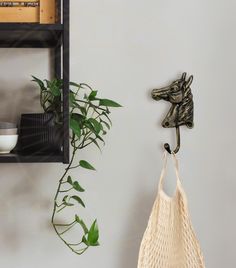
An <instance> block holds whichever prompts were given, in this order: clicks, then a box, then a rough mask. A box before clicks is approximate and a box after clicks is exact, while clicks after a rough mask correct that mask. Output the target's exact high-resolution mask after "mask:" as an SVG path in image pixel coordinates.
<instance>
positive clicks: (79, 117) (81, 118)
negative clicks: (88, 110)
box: [71, 113, 86, 129]
mask: <svg viewBox="0 0 236 268" xmlns="http://www.w3.org/2000/svg"><path fill="white" fill-rule="evenodd" d="M71 118H72V119H74V120H76V121H77V122H78V123H79V126H80V128H81V129H82V128H83V124H84V121H85V119H86V117H85V116H84V115H83V114H78V113H72V114H71Z"/></svg>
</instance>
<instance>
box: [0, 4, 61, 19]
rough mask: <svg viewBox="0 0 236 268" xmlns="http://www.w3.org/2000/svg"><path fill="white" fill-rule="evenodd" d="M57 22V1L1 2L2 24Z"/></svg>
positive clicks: (0, 14)
mask: <svg viewBox="0 0 236 268" xmlns="http://www.w3.org/2000/svg"><path fill="white" fill-rule="evenodd" d="M55 22H56V0H0V23H40V24H54V23H55Z"/></svg>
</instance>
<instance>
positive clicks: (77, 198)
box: [70, 195, 85, 208]
mask: <svg viewBox="0 0 236 268" xmlns="http://www.w3.org/2000/svg"><path fill="white" fill-rule="evenodd" d="M70 199H74V200H75V201H77V202H78V203H79V204H80V205H81V206H82V207H84V208H85V204H84V202H83V201H82V199H81V198H80V197H79V196H77V195H73V196H71V198H70Z"/></svg>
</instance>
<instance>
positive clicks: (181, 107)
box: [152, 73, 194, 153]
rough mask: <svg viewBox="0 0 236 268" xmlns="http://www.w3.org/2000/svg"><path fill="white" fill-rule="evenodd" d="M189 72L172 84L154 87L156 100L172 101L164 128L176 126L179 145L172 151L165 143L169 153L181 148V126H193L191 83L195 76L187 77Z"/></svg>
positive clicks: (153, 93)
mask: <svg viewBox="0 0 236 268" xmlns="http://www.w3.org/2000/svg"><path fill="white" fill-rule="evenodd" d="M186 77H187V74H186V73H183V74H182V76H181V78H179V79H177V80H175V81H174V82H172V83H171V84H170V85H168V86H166V87H163V88H159V89H153V91H152V98H153V99H154V100H157V101H158V100H165V101H168V102H170V103H171V104H172V105H171V108H170V110H169V112H168V113H167V115H166V117H165V119H164V120H163V122H162V126H163V127H164V128H173V127H175V128H176V136H177V147H176V148H175V150H173V151H171V149H170V145H169V144H168V143H165V145H164V147H165V149H166V150H167V151H168V152H169V153H177V152H178V151H179V149H180V126H182V125H186V126H187V127H188V128H193V108H194V104H193V95H192V92H191V88H190V86H191V84H192V82H193V76H192V75H191V76H190V77H189V78H188V79H186Z"/></svg>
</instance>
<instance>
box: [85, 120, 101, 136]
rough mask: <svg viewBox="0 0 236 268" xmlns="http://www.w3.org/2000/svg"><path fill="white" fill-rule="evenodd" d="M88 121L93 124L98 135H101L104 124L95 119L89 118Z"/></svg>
mask: <svg viewBox="0 0 236 268" xmlns="http://www.w3.org/2000/svg"><path fill="white" fill-rule="evenodd" d="M88 121H89V122H91V123H92V124H93V126H94V130H95V132H96V134H99V133H100V131H101V130H102V129H103V127H102V124H101V123H99V122H98V121H97V120H96V119H94V118H89V119H88Z"/></svg>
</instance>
